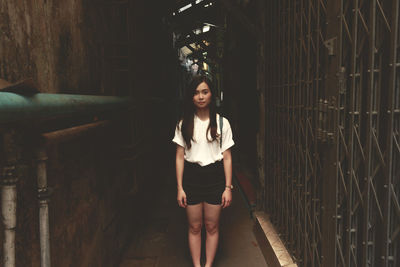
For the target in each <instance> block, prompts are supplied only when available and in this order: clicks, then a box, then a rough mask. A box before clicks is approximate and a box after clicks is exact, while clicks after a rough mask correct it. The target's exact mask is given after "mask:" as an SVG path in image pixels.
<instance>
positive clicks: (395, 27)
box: [383, 0, 400, 267]
mask: <svg viewBox="0 0 400 267" xmlns="http://www.w3.org/2000/svg"><path fill="white" fill-rule="evenodd" d="M399 2H400V1H399V0H394V1H393V2H392V8H391V12H392V13H391V23H390V25H391V32H390V52H389V58H390V59H389V66H388V67H389V71H390V74H389V82H388V84H389V86H388V87H389V90H388V91H389V92H388V94H387V107H386V112H387V116H388V123H387V129H386V130H387V134H386V143H387V144H386V153H387V164H386V166H385V185H384V186H386V188H385V199H384V203H383V205H384V209H385V212H384V217H385V218H386V219H387V220H386V221H385V224H384V227H383V228H384V239H385V241H386V242H385V244H384V246H383V257H385V259H386V265H387V266H390V267H394V266H396V264H397V265H398V264H400V255H397V258H396V255H395V254H396V252H395V247H396V244H393V242H390V241H391V240H392V236H391V235H392V233H391V229H390V228H391V227H390V224H391V221H392V220H393V217H395V216H396V214H394V213H395V212H394V211H393V210H392V209H391V202H392V198H395V197H396V196H393V195H392V194H391V187H392V186H393V184H394V183H395V182H396V181H395V179H396V177H394V174H393V172H392V168H393V166H394V165H395V162H394V161H393V152H394V151H393V150H394V147H393V138H394V122H395V118H394V110H395V97H396V94H395V90H396V75H397V73H396V70H397V68H398V66H397V67H396V63H397V62H396V59H397V48H398V46H399V43H398V42H397V41H398V38H399V36H398V34H399V23H400V21H399V6H400V3H399ZM397 79H399V77H397ZM399 86H400V85H399ZM397 90H399V91H400V89H399V88H397ZM397 179H398V178H397ZM397 242H398V241H397ZM390 258H392V260H390V261H389V259H390Z"/></svg>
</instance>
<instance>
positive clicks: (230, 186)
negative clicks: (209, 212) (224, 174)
mask: <svg viewBox="0 0 400 267" xmlns="http://www.w3.org/2000/svg"><path fill="white" fill-rule="evenodd" d="M225 187H226V188H229V189H230V190H232V189H233V185H225Z"/></svg>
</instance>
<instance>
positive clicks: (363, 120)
mask: <svg viewBox="0 0 400 267" xmlns="http://www.w3.org/2000/svg"><path fill="white" fill-rule="evenodd" d="M267 5H268V6H267V18H268V19H267V20H268V21H267V25H270V26H269V28H267V34H268V35H269V36H267V37H268V39H267V40H270V43H269V44H267V47H268V51H267V62H268V63H267V64H268V65H267V70H266V74H267V93H266V99H265V101H266V107H267V111H266V112H267V114H266V128H267V129H268V131H269V132H268V133H267V136H266V139H267V140H266V150H267V151H266V155H267V157H266V160H267V162H266V166H267V168H268V170H267V177H266V183H267V185H266V192H265V195H266V196H267V197H266V203H265V206H266V207H267V210H268V212H269V213H270V214H271V215H272V216H271V217H272V219H273V221H274V222H275V225H276V226H277V227H278V228H279V230H280V232H281V234H282V238H283V239H284V240H285V242H286V245H287V247H288V248H289V249H290V250H291V251H292V252H293V255H294V257H295V258H296V260H297V261H298V263H299V265H300V266H385V267H394V266H399V265H400V205H399V202H400V145H399V144H400V40H399V38H400V37H399V0H392V1H389V0H379V1H378V0H371V1H363V0H352V1H350V0H340V1H327V0H301V1H289V0H284V1H269V2H268V3H267ZM267 43H268V42H267ZM328 259H329V260H328Z"/></svg>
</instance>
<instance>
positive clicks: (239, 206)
mask: <svg viewBox="0 0 400 267" xmlns="http://www.w3.org/2000/svg"><path fill="white" fill-rule="evenodd" d="M169 173H171V172H169ZM168 176H169V177H168V179H165V180H164V181H165V183H164V184H163V183H161V184H160V183H155V184H154V190H155V191H154V194H152V195H153V196H155V197H153V198H152V199H153V200H154V201H144V203H143V204H144V205H148V208H149V209H151V210H152V212H151V216H147V217H148V218H146V219H145V222H144V223H143V224H142V226H141V229H140V230H139V231H137V232H139V233H138V234H137V236H136V237H135V238H134V241H133V242H132V243H131V244H130V245H129V246H128V248H127V250H126V252H125V254H124V255H125V256H124V258H123V261H122V263H121V264H120V266H119V267H186V266H188V267H189V266H192V263H191V258H190V252H189V249H188V243H187V225H186V214H185V211H184V209H182V208H179V207H178V205H177V203H176V200H175V199H176V195H175V192H176V189H175V188H176V183H175V179H174V178H173V175H168ZM233 198H234V199H233V200H234V202H233V204H232V206H231V207H229V208H227V209H225V210H223V213H222V217H221V227H220V229H221V232H220V244H219V249H218V252H217V256H216V259H215V262H214V266H215V267H228V266H229V267H263V266H267V264H266V262H265V260H264V257H263V255H262V253H261V251H260V248H259V246H258V243H257V241H256V238H255V236H254V234H253V225H254V222H253V220H252V219H251V218H250V213H249V211H248V209H247V207H246V204H245V202H244V200H243V197H242V196H241V194H240V193H239V192H238V190H237V189H235V190H234V194H233ZM146 202H147V203H146ZM203 232H204V229H203ZM203 258H204V255H203Z"/></svg>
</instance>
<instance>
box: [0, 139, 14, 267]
mask: <svg viewBox="0 0 400 267" xmlns="http://www.w3.org/2000/svg"><path fill="white" fill-rule="evenodd" d="M14 138H15V135H14V133H13V132H12V131H10V132H7V133H4V135H3V142H4V150H5V151H4V154H5V157H6V160H5V161H6V162H5V166H4V167H3V170H2V173H1V215H2V222H3V227H4V241H3V266H4V267H15V230H16V226H17V182H18V177H17V173H16V161H17V151H16V149H17V148H16V145H15V139H14Z"/></svg>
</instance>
